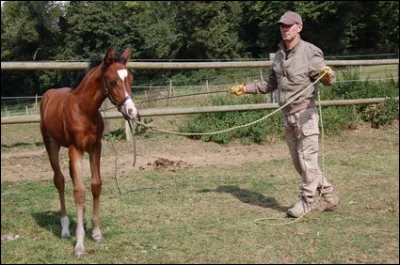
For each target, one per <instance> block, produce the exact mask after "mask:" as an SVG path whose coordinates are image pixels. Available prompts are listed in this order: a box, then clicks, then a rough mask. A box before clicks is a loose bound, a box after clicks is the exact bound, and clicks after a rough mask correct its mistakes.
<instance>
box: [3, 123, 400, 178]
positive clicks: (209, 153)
mask: <svg viewBox="0 0 400 265" xmlns="http://www.w3.org/2000/svg"><path fill="white" fill-rule="evenodd" d="M382 130H385V129H383V128H381V129H374V128H371V127H370V126H369V125H360V126H358V127H357V128H356V129H355V130H350V131H346V132H343V133H342V135H341V136H340V137H329V138H327V139H326V140H325V142H324V148H322V146H321V151H322V150H324V152H325V155H327V154H333V153H341V154H344V155H347V154H348V153H349V152H353V151H355V150H369V149H372V148H374V146H377V145H382V144H387V145H388V146H396V147H397V148H398V146H399V141H398V133H399V126H398V122H396V123H395V124H393V125H392V126H391V127H390V129H389V130H390V133H389V134H388V133H382V132H383V131H382ZM388 135H389V136H388ZM390 135H391V136H390ZM113 145H114V147H113V146H112V145H111V143H110V142H106V141H103V151H102V157H101V168H100V170H101V174H102V178H113V177H114V175H115V172H116V171H117V173H118V174H123V175H125V176H126V175H130V174H134V172H135V171H137V170H177V169H181V168H192V167H198V166H207V165H211V166H212V165H240V164H243V163H249V162H258V163H261V162H263V161H268V160H275V159H290V154H289V150H288V148H287V146H286V143H285V142H284V141H283V140H279V139H275V140H274V141H272V143H268V144H262V145H261V144H249V145H243V144H240V143H238V142H233V143H230V144H227V145H219V144H216V143H212V142H208V143H206V142H202V141H199V140H191V139H188V138H186V137H181V136H170V135H165V134H159V135H156V136H155V137H153V138H150V139H148V138H140V137H137V140H136V146H137V147H136V164H135V166H133V161H134V150H133V144H132V143H129V142H125V141H117V142H114V143H113ZM60 164H61V168H62V170H63V173H64V175H65V176H66V179H67V180H69V170H68V165H69V161H68V153H67V149H66V148H62V149H61V152H60ZM82 174H84V176H90V166H89V159H88V156H87V155H85V156H84V159H83V160H82ZM52 178H53V171H52V169H51V166H50V163H49V160H48V157H47V153H46V151H45V150H44V149H42V150H37V151H26V150H25V151H18V152H8V153H6V152H2V153H1V180H2V181H18V180H41V179H48V180H51V179H52Z"/></svg>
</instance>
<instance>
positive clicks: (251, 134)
mask: <svg viewBox="0 0 400 265" xmlns="http://www.w3.org/2000/svg"><path fill="white" fill-rule="evenodd" d="M343 79H344V80H350V82H337V83H336V84H334V85H333V86H330V87H323V86H322V85H321V86H320V89H321V100H331V99H359V98H378V97H390V98H392V99H389V100H386V101H385V102H384V103H382V104H377V105H368V104H363V105H351V106H348V105H346V106H329V107H325V108H323V110H322V119H323V120H322V122H323V126H324V132H325V133H326V134H327V135H337V134H339V133H340V132H341V131H342V130H347V129H355V128H356V127H357V125H358V123H359V122H360V121H361V120H363V121H366V122H370V123H371V124H372V126H373V127H379V126H381V125H384V124H391V123H392V122H393V121H394V119H396V118H397V119H398V117H399V114H398V113H399V105H398V100H397V99H396V98H395V97H398V93H399V91H398V83H396V82H395V81H394V80H389V81H383V82H375V81H370V80H368V79H367V80H366V81H365V82H360V81H351V80H359V79H360V78H359V72H357V71H348V72H344V73H343ZM268 96H269V95H243V96H240V97H235V96H227V95H219V96H213V97H212V100H211V101H212V102H211V103H210V104H212V105H214V106H221V105H236V104H259V103H265V102H266V97H268ZM272 111H274V110H259V111H235V112H224V113H207V114H199V115H195V116H191V117H190V118H191V119H190V122H188V123H187V124H184V125H183V126H181V128H180V131H181V132H191V133H194V132H196V133H205V132H214V131H220V130H223V129H228V128H232V127H234V126H240V125H244V124H247V123H250V122H252V121H255V120H258V119H260V118H262V117H264V116H266V115H268V114H270V113H271V112H272ZM282 123H283V122H282V114H281V113H276V114H274V115H272V116H270V117H268V118H267V119H265V120H262V121H261V122H259V123H256V124H255V125H251V126H248V127H243V128H239V129H236V130H232V131H229V132H227V133H221V134H214V135H205V136H191V138H193V139H202V140H204V141H213V142H217V143H221V144H226V143H228V142H229V141H231V140H232V139H235V138H236V139H240V141H242V142H243V143H249V142H255V143H263V142H266V141H268V139H269V138H268V136H278V137H283V135H284V134H283V124H282Z"/></svg>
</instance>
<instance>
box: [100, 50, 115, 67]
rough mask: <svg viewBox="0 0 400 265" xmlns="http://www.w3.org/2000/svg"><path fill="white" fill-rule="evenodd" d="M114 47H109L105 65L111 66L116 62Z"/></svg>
mask: <svg viewBox="0 0 400 265" xmlns="http://www.w3.org/2000/svg"><path fill="white" fill-rule="evenodd" d="M114 57H115V55H114V49H113V48H108V50H107V53H106V56H105V57H104V60H103V62H104V65H105V66H109V65H110V64H112V63H113V62H114Z"/></svg>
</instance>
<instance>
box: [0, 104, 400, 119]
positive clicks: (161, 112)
mask: <svg viewBox="0 0 400 265" xmlns="http://www.w3.org/2000/svg"><path fill="white" fill-rule="evenodd" d="M387 99H389V98H368V99H341V100H323V101H321V102H319V101H317V105H319V104H320V103H321V106H341V105H359V104H377V103H381V102H384V101H385V100H387ZM396 99H397V100H398V98H396ZM277 108H279V106H278V104H277V103H263V104H244V105H225V106H207V107H191V108H164V109H142V110H140V111H139V112H140V116H141V117H152V116H167V115H186V114H200V113H210V112H229V111H249V110H266V109H277ZM102 115H103V118H104V119H122V118H123V116H122V114H121V113H119V112H117V111H114V112H106V114H104V113H103V112H102ZM38 122H40V115H38V114H37V115H26V116H12V117H2V118H1V124H20V123H38Z"/></svg>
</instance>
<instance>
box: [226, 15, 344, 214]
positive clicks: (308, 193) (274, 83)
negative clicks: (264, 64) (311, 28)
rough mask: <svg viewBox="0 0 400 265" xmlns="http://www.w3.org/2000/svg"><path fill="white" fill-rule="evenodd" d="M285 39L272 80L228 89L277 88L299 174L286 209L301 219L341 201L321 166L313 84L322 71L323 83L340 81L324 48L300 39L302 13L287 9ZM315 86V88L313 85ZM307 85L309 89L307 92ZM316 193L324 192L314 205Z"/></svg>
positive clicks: (248, 91)
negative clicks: (295, 195) (294, 196)
mask: <svg viewBox="0 0 400 265" xmlns="http://www.w3.org/2000/svg"><path fill="white" fill-rule="evenodd" d="M277 24H278V25H279V26H280V32H281V36H282V42H281V43H280V45H279V50H278V51H277V52H276V53H275V59H274V61H273V63H272V65H271V68H270V71H269V74H268V78H267V80H266V81H263V82H256V83H253V84H247V85H246V84H242V85H239V86H234V87H232V88H231V89H230V90H229V91H228V92H229V93H231V94H234V95H241V94H258V93H263V94H265V93H269V92H272V91H274V90H277V93H278V99H279V100H278V102H279V105H280V106H283V105H286V106H285V107H283V109H282V112H283V120H284V127H285V139H286V142H287V145H288V147H289V150H290V154H291V157H292V160H293V164H294V167H295V168H296V170H297V172H298V173H299V174H300V176H301V184H300V190H299V200H298V201H297V203H295V204H294V205H293V206H292V207H291V208H289V209H288V210H287V214H288V216H290V217H295V218H297V217H300V216H302V215H304V214H306V213H308V212H310V211H311V209H314V208H313V207H316V209H318V210H320V211H325V210H333V209H334V208H335V207H336V206H337V205H338V204H339V199H338V198H337V196H336V195H335V194H334V191H333V187H332V185H331V184H330V183H329V182H328V181H327V180H326V178H325V177H324V176H323V174H322V172H321V170H320V168H319V165H318V136H319V127H318V119H319V116H318V112H317V108H316V104H315V90H316V89H317V85H318V83H316V85H315V87H312V84H313V83H314V82H315V80H317V79H318V78H319V77H321V75H323V77H322V78H321V80H320V81H321V82H322V83H323V84H324V85H331V84H333V83H334V82H335V81H336V77H335V74H334V72H333V71H332V69H331V68H330V67H329V66H326V64H325V61H324V57H323V53H322V51H321V50H320V49H319V48H318V47H316V46H314V45H313V44H311V43H308V42H306V41H304V40H302V39H301V37H300V32H301V30H302V29H303V21H302V19H301V16H300V15H299V14H297V13H295V12H292V11H288V12H286V13H285V14H283V16H282V17H281V18H280V20H279V21H278V22H277ZM310 86H311V87H310ZM306 88H308V89H307V91H304V90H305V89H306ZM317 192H318V193H319V194H320V195H321V196H322V198H321V200H320V201H318V205H314V204H313V203H314V202H315V196H316V195H317Z"/></svg>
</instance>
